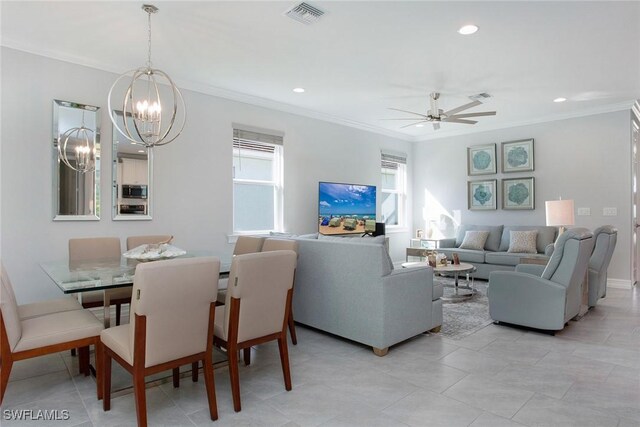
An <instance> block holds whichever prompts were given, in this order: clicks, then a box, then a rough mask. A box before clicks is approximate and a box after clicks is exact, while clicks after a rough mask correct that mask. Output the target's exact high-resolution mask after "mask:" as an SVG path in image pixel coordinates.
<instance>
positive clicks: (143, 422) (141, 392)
mask: <svg viewBox="0 0 640 427" xmlns="http://www.w3.org/2000/svg"><path fill="white" fill-rule="evenodd" d="M133 394H134V395H135V398H136V414H137V416H138V427H147V393H146V389H145V384H144V372H134V374H133Z"/></svg>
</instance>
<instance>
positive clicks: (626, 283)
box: [607, 279, 633, 289]
mask: <svg viewBox="0 0 640 427" xmlns="http://www.w3.org/2000/svg"><path fill="white" fill-rule="evenodd" d="M632 285H633V283H631V280H623V279H607V287H611V288H616V289H631V286H632Z"/></svg>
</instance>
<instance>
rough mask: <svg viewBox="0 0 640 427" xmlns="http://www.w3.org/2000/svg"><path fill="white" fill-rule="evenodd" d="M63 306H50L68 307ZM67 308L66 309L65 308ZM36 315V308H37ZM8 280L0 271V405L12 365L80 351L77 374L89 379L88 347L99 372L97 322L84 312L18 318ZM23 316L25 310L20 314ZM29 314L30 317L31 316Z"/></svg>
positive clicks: (99, 389) (98, 377) (99, 386)
mask: <svg viewBox="0 0 640 427" xmlns="http://www.w3.org/2000/svg"><path fill="white" fill-rule="evenodd" d="M66 304H67V303H66V302H63V303H60V304H57V303H56V304H54V305H55V306H57V308H65V307H68V306H67V305H66ZM69 306H70V305H69ZM37 308H38V310H39V312H40V313H43V311H41V310H40V306H38V307H37ZM20 312H21V310H20V306H18V304H17V302H16V299H15V295H14V292H13V289H12V287H11V282H10V281H9V276H8V275H7V274H6V271H5V270H4V268H3V271H2V277H1V280H0V404H1V403H2V401H3V400H4V396H5V392H6V390H7V384H8V383H9V376H10V375H11V368H12V367H13V363H14V362H16V361H19V360H25V359H31V358H33V357H38V356H43V355H45V354H51V353H58V352H60V351H64V350H71V349H74V348H79V349H80V358H79V359H80V360H79V365H80V372H81V373H84V374H85V375H89V346H90V345H94V346H95V349H96V369H98V370H100V369H102V356H101V351H100V348H99V347H100V331H102V329H103V325H102V322H100V321H99V320H98V319H97V318H96V317H95V316H94V315H93V313H91V312H90V311H88V310H83V309H79V310H74V309H72V310H66V311H61V312H54V313H48V314H41V315H38V316H34V317H29V318H21V317H20ZM22 312H23V314H24V313H25V310H22ZM34 313H35V312H34V311H33V310H31V311H30V314H34ZM96 383H97V395H98V399H101V398H102V375H101V374H99V373H96Z"/></svg>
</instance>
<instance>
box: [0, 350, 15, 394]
mask: <svg viewBox="0 0 640 427" xmlns="http://www.w3.org/2000/svg"><path fill="white" fill-rule="evenodd" d="M12 367H13V360H11V359H10V358H9V357H3V358H2V362H1V364H0V405H1V404H2V401H3V400H4V394H5V392H6V391H7V384H9V376H10V375H11V368H12Z"/></svg>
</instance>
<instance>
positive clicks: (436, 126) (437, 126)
mask: <svg viewBox="0 0 640 427" xmlns="http://www.w3.org/2000/svg"><path fill="white" fill-rule="evenodd" d="M438 129H440V123H439V122H433V130H438Z"/></svg>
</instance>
